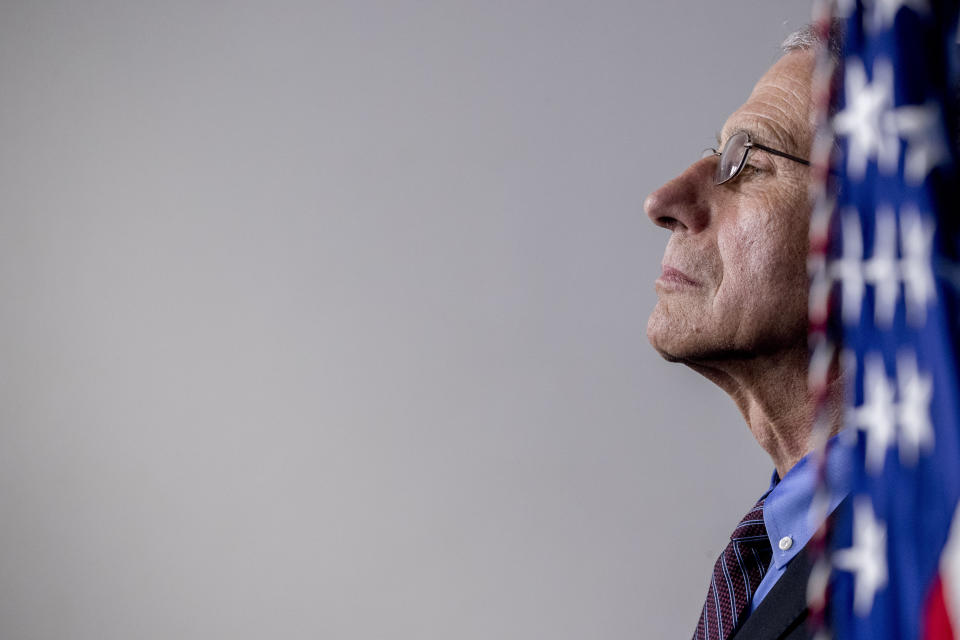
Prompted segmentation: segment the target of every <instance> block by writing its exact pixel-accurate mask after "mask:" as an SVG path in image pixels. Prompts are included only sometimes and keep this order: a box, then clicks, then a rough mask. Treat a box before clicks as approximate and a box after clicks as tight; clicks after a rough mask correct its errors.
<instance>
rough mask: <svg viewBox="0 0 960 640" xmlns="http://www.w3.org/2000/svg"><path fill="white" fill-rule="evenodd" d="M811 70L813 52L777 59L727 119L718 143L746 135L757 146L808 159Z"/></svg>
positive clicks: (811, 117) (811, 125)
mask: <svg viewBox="0 0 960 640" xmlns="http://www.w3.org/2000/svg"><path fill="white" fill-rule="evenodd" d="M813 67H814V53H813V52H812V51H794V52H792V53H788V54H786V55H785V56H783V57H782V58H780V60H778V61H777V62H776V63H775V64H774V65H773V66H772V67H770V69H769V70H768V71H767V72H766V73H765V74H764V75H763V77H762V78H760V80H759V82H757V84H756V86H754V88H753V92H752V93H751V94H750V97H749V98H748V99H747V101H746V102H744V103H743V105H742V106H741V107H740V108H739V109H737V110H736V111H734V112H733V113H732V114H731V115H730V117H729V118H727V121H726V123H725V124H724V125H723V130H722V131H721V132H720V138H721V139H720V140H719V141H718V142H720V143H721V144H722V143H724V142H726V140H727V138H729V137H730V136H731V135H733V134H734V133H736V132H737V131H746V132H747V133H749V134H750V137H751V138H752V139H753V140H756V141H757V142H760V143H762V144H767V145H769V146H772V147H775V148H778V149H780V150H782V151H786V152H787V153H791V154H793V155H797V156H800V157H803V158H805V157H809V154H810V145H811V144H812V142H813V134H814V113H813V100H812V87H811V82H812V80H813Z"/></svg>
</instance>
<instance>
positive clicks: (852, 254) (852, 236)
mask: <svg viewBox="0 0 960 640" xmlns="http://www.w3.org/2000/svg"><path fill="white" fill-rule="evenodd" d="M840 222H841V224H842V225H843V255H842V256H841V257H839V258H837V259H835V260H834V261H833V262H832V264H831V265H830V269H831V272H832V276H833V277H834V278H837V279H839V280H840V283H841V286H842V292H843V298H842V301H841V310H842V312H843V321H844V322H845V323H847V324H856V323H857V322H859V321H860V306H861V304H862V303H863V292H864V289H865V287H866V284H865V283H864V280H863V232H862V231H861V229H860V213H859V212H858V211H857V210H856V209H855V208H853V207H848V208H847V209H845V210H844V212H843V217H842V218H841V220H840Z"/></svg>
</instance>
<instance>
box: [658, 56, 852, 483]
mask: <svg viewBox="0 0 960 640" xmlns="http://www.w3.org/2000/svg"><path fill="white" fill-rule="evenodd" d="M813 66H814V56H813V53H812V52H810V51H797V52H792V53H788V54H786V55H785V56H784V57H783V58H781V59H780V60H779V61H778V62H777V63H776V64H774V65H773V67H771V69H770V70H769V71H768V72H767V73H766V74H765V75H764V77H763V78H761V79H760V81H759V82H758V83H757V85H756V87H755V88H754V90H753V92H752V93H751V94H750V97H749V98H748V99H747V102H746V103H745V104H744V105H743V106H741V107H740V108H739V109H738V110H737V111H735V112H734V113H733V114H732V115H731V116H730V117H729V118H728V119H727V122H726V123H725V124H724V126H723V127H722V129H721V133H722V135H723V138H724V140H726V139H727V135H728V134H730V132H733V131H739V130H743V131H747V132H749V133H750V135H751V136H752V137H753V138H754V139H755V140H756V141H757V142H760V143H761V144H768V145H769V146H771V147H773V148H778V149H781V150H783V151H786V152H788V153H792V154H794V155H797V156H800V157H807V156H808V154H809V149H810V145H811V144H812V140H813V128H812V125H811V122H812V121H813V118H812V115H811V114H812V106H811V105H812V100H811V92H810V81H811V78H812V73H813ZM717 161H718V159H717V158H716V157H715V156H710V157H708V158H705V159H702V160H699V161H697V162H694V163H693V164H692V165H690V167H688V168H687V169H686V170H685V171H684V172H682V173H681V174H680V175H679V176H677V177H676V178H674V179H673V180H671V181H669V182H667V183H666V184H665V185H663V186H662V187H661V188H660V189H658V190H656V191H655V192H654V193H652V194H650V196H649V197H648V198H647V200H646V202H645V204H644V208H645V209H646V211H647V214H648V215H649V217H650V219H651V220H653V222H654V223H655V224H657V225H659V226H661V227H664V228H666V229H668V230H669V231H670V232H671V235H670V240H669V241H668V243H667V248H666V251H665V253H664V262H663V263H664V265H665V266H670V267H673V268H676V269H679V270H680V271H683V272H684V273H686V274H687V275H688V276H689V277H691V278H693V279H695V280H698V281H699V282H700V283H701V286H691V285H688V284H678V283H676V282H675V281H671V280H670V279H669V278H667V279H663V278H661V279H660V280H658V281H657V293H658V303H657V306H656V308H655V309H654V311H653V313H652V314H651V316H650V320H649V322H648V325H647V335H648V337H649V339H650V342H651V344H652V345H653V346H654V348H655V349H657V351H658V352H660V354H661V355H662V356H663V357H664V358H665V359H667V360H668V361H671V362H682V363H683V364H686V365H687V366H689V367H690V368H692V369H693V370H694V371H697V372H698V373H700V374H702V375H704V376H705V377H706V378H708V379H709V380H711V381H712V382H714V383H715V384H717V385H718V386H720V387H721V388H722V389H723V390H724V391H726V392H727V393H728V394H729V395H730V397H731V398H732V399H733V400H734V402H735V403H736V405H737V407H738V408H739V409H740V412H741V414H742V415H743V417H744V420H745V421H746V423H747V426H748V428H749V429H750V431H751V433H752V434H753V436H754V438H755V439H756V440H757V442H758V443H759V444H760V446H761V447H763V448H764V450H766V451H767V453H768V454H769V455H770V457H771V459H772V460H773V462H774V465H775V466H776V468H777V471H778V472H779V473H780V475H781V477H782V476H784V475H785V474H786V472H787V471H789V470H790V468H791V467H792V466H793V465H794V464H795V463H796V462H797V460H799V459H800V458H802V457H803V456H804V455H806V453H807V452H808V451H809V446H810V442H809V436H810V431H811V428H812V421H813V415H814V413H813V403H812V400H811V398H810V396H809V392H808V391H807V369H808V362H809V354H808V351H807V288H808V280H807V270H806V262H807V253H808V244H809V239H808V234H809V215H810V211H811V209H812V202H811V200H810V196H809V191H808V188H807V186H808V184H807V183H808V181H809V177H810V174H809V169H808V168H807V167H805V166H803V165H801V164H799V163H796V162H793V161H791V160H788V159H786V158H779V157H777V156H775V155H773V154H769V153H765V152H763V151H759V150H754V151H751V152H750V155H749V157H748V162H749V163H750V164H753V165H755V166H757V167H759V168H760V169H761V171H760V172H759V173H756V172H754V171H752V170H751V169H749V168H745V169H744V171H743V172H742V173H741V174H740V175H739V176H738V177H737V178H736V179H735V180H733V181H731V182H727V183H725V184H723V185H715V184H714V182H713V176H714V172H715V170H716V162H717ZM835 378H836V379H835V380H834V381H833V382H832V383H831V396H830V397H831V402H836V403H837V406H833V404H831V405H830V409H829V411H830V415H832V416H833V417H834V419H835V422H834V423H833V424H834V427H833V430H834V431H836V430H838V429H839V426H840V424H841V422H840V418H841V417H842V408H840V407H841V406H842V394H843V385H842V383H840V382H839V376H836V377H835Z"/></svg>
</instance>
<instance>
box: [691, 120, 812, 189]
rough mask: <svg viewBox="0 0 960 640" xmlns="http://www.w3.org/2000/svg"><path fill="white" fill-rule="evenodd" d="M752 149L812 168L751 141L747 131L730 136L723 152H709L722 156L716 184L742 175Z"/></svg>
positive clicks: (807, 161)
mask: <svg viewBox="0 0 960 640" xmlns="http://www.w3.org/2000/svg"><path fill="white" fill-rule="evenodd" d="M751 149H760V150H761V151H766V152H767V153H772V154H773V155H775V156H780V157H781V158H786V159H787V160H793V161H794V162H799V163H800V164H802V165H806V166H810V161H809V160H804V159H803V158H798V157H797V156H794V155H790V154H789V153H787V152H785V151H780V150H778V149H773V148H771V147H768V146H766V145H763V144H760V143H759V142H754V141H752V140H751V139H750V134H749V133H747V132H746V131H738V132H737V133H735V134H733V135H732V136H730V138H729V139H728V140H727V143H726V144H725V145H723V151H717V150H716V149H709V150H708V152H709V153H711V154H712V155H715V156H720V162H718V163H717V174H716V176H715V177H714V182H715V183H716V184H718V185H720V184H723V183H725V182H730V181H731V180H733V179H734V178H736V177H737V176H738V175H740V172H741V171H743V168H744V167H745V166H747V154H749V153H750V150H751ZM705 157H706V156H705Z"/></svg>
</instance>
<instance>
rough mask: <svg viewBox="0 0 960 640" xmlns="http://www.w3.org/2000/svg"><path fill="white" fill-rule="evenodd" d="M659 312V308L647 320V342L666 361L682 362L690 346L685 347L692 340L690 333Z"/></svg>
mask: <svg viewBox="0 0 960 640" xmlns="http://www.w3.org/2000/svg"><path fill="white" fill-rule="evenodd" d="M658 311H659V307H658V308H657V309H654V311H653V313H652V314H650V319H649V320H647V340H648V341H649V342H650V346H652V347H653V348H654V349H655V350H656V351H657V353H659V354H660V357H662V358H663V359H664V360H666V361H667V362H680V361H681V360H683V359H684V355H685V352H686V351H687V350H688V346H687V345H684V343H685V342H689V339H690V337H689V335H688V332H687V331H685V330H684V329H683V328H681V327H678V326H676V325H677V323H675V322H671V321H670V318H669V317H665V316H664V315H663V314H662V313H659V312H658ZM685 347H687V348H685Z"/></svg>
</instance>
